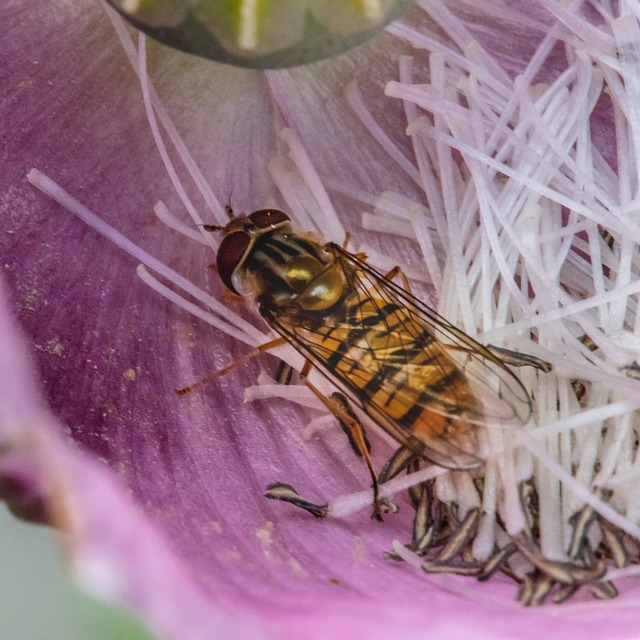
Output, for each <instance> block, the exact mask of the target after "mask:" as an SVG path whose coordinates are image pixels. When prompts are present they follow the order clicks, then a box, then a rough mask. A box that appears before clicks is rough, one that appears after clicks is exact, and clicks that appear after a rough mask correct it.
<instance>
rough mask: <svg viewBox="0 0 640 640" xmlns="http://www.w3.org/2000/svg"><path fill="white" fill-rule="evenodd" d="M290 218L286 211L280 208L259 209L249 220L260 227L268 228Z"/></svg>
mask: <svg viewBox="0 0 640 640" xmlns="http://www.w3.org/2000/svg"><path fill="white" fill-rule="evenodd" d="M290 219H291V218H289V216H288V215H287V214H286V213H285V212H284V211H280V210H279V209H259V210H258V211H254V212H253V213H252V214H251V215H250V216H249V220H251V222H253V224H255V225H256V227H258V229H267V228H268V227H273V226H275V225H276V224H280V223H281V222H288V221H289V220H290Z"/></svg>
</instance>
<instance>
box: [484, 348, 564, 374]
mask: <svg viewBox="0 0 640 640" xmlns="http://www.w3.org/2000/svg"><path fill="white" fill-rule="evenodd" d="M487 350H488V351H490V352H491V353H492V354H493V355H494V356H496V357H497V358H499V359H500V360H502V362H504V363H505V364H508V365H511V366H512V367H534V368H536V369H540V371H542V372H544V373H549V371H551V370H552V369H553V365H552V364H551V363H550V362H547V361H546V360H543V359H542V358H537V357H536V356H532V355H531V354H529V353H520V352H519V351H512V350H511V349H505V348H504V347H495V346H493V345H492V344H489V345H487Z"/></svg>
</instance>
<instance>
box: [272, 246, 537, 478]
mask: <svg viewBox="0 0 640 640" xmlns="http://www.w3.org/2000/svg"><path fill="white" fill-rule="evenodd" d="M325 248H326V250H327V251H330V252H331V253H333V255H334V256H335V259H336V260H337V261H338V262H339V263H340V265H341V267H342V270H343V272H344V274H345V276H346V278H347V287H348V295H347V298H346V300H345V302H344V304H342V305H341V306H340V307H339V309H338V310H337V311H335V312H334V313H332V314H330V315H328V316H327V315H324V316H321V317H320V316H314V315H313V314H304V313H303V314H297V315H296V314H288V313H281V312H280V310H275V309H273V310H270V309H261V313H262V315H263V316H264V317H265V319H266V320H267V322H268V323H269V324H270V325H271V326H272V327H273V328H274V329H275V330H276V331H277V332H278V333H280V334H281V335H282V336H283V337H285V338H286V339H287V340H288V341H289V342H290V343H291V344H292V345H293V346H295V347H296V348H297V349H298V350H299V351H301V352H302V353H303V354H304V355H306V356H307V357H308V358H309V360H311V361H312V362H313V363H314V364H315V365H316V366H317V367H318V369H319V370H320V371H321V372H322V373H323V374H324V375H325V376H326V377H327V378H329V379H330V380H331V381H332V382H333V383H334V384H336V385H337V386H338V387H339V388H341V389H342V390H343V391H345V392H346V393H347V395H348V396H349V397H350V398H351V399H352V400H353V401H355V402H356V403H357V404H358V405H359V406H360V407H361V409H362V410H363V411H364V412H365V413H367V414H368V415H370V416H371V418H373V420H374V421H375V422H376V423H378V424H379V425H380V426H381V427H382V428H384V429H385V430H386V431H387V432H388V433H389V434H390V435H391V436H392V437H393V438H394V439H395V440H397V441H398V442H399V443H401V444H403V445H405V446H408V447H410V448H411V449H412V450H414V451H415V452H416V453H418V454H419V455H423V456H424V457H426V458H428V459H430V460H432V461H434V462H436V463H437V464H440V465H442V466H445V467H449V468H457V469H459V468H468V467H474V466H478V465H479V464H481V459H480V457H479V455H478V448H479V447H478V438H477V433H476V429H475V428H474V427H475V426H477V425H496V424H499V425H503V426H504V425H519V424H522V423H524V422H526V421H527V420H528V419H529V415H530V413H531V405H530V400H529V396H528V394H527V392H526V390H525V389H524V387H523V385H522V383H521V382H520V381H519V380H518V378H517V377H516V376H515V375H514V374H513V373H512V372H511V371H510V370H509V369H508V368H507V367H506V366H505V365H504V364H503V363H502V362H501V361H500V360H499V359H498V358H497V357H496V356H494V355H493V354H492V353H491V352H490V351H488V350H487V349H486V348H485V347H483V346H482V345H481V344H479V343H478V342H476V341H475V340H473V339H472V338H470V337H469V336H467V335H466V334H465V333H464V332H462V331H460V330H459V329H457V328H456V327H454V326H453V325H452V324H451V323H449V322H447V321H446V320H445V319H444V318H442V317H441V316H439V315H438V314H437V313H436V312H434V311H433V310H432V309H430V308H429V307H428V306H427V305H425V304H423V303H422V302H420V301H419V300H418V299H417V298H415V297H414V296H413V295H412V294H411V293H409V292H408V291H405V290H404V289H403V288H402V287H399V286H398V285H396V284H394V283H393V282H391V281H389V280H387V279H386V278H385V277H384V276H383V275H382V274H380V273H379V272H377V271H376V270H375V269H373V268H371V267H370V266H369V265H368V264H366V263H365V262H364V261H362V260H360V259H359V258H358V257H357V256H354V255H352V254H350V253H348V252H347V251H344V250H343V249H342V248H341V247H339V246H337V245H334V244H328V245H326V246H325Z"/></svg>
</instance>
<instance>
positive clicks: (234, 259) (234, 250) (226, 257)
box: [216, 231, 251, 293]
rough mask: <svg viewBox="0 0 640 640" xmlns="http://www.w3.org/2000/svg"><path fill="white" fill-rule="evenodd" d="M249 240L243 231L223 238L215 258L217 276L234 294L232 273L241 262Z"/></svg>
mask: <svg viewBox="0 0 640 640" xmlns="http://www.w3.org/2000/svg"><path fill="white" fill-rule="evenodd" d="M250 243H251V238H250V237H249V235H248V234H247V233H245V232H244V231H236V232H235V233H230V234H229V235H228V236H225V237H224V238H223V239H222V242H221V243H220V248H219V249H218V255H217V257H216V265H217V267H218V275H219V276H220V280H222V282H223V283H224V285H225V286H226V287H227V289H230V290H231V291H233V292H234V293H238V292H237V291H236V289H235V287H234V286H233V283H232V282H231V276H233V272H234V271H235V270H236V269H237V268H238V265H239V264H240V263H241V262H242V258H243V257H244V254H245V253H246V252H247V249H248V248H249V244H250Z"/></svg>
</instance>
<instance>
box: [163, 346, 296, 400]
mask: <svg viewBox="0 0 640 640" xmlns="http://www.w3.org/2000/svg"><path fill="white" fill-rule="evenodd" d="M286 343H287V341H286V340H285V339H284V338H276V339H275V340H270V341H269V342H265V343H264V344H261V345H260V346H258V347H256V348H255V349H251V351H249V352H248V353H245V354H244V355H243V356H240V357H239V358H238V359H237V360H234V361H233V362H232V363H231V364H230V365H228V366H226V367H224V368H223V369H218V371H214V372H213V373H210V374H209V375H208V376H205V377H204V378H200V380H198V381H197V382H194V383H193V384H190V385H189V386H188V387H183V388H182V389H176V393H177V394H178V395H179V396H183V395H184V394H185V393H189V392H190V391H193V390H194V389H197V388H198V387H202V386H203V385H205V384H207V383H208V382H211V381H212V380H214V379H215V378H219V377H220V376H223V375H224V374H225V373H229V371H232V370H233V369H237V368H238V367H241V366H242V365H244V364H246V363H247V362H249V361H250V360H252V359H253V358H255V357H256V356H259V355H260V354H261V353H264V352H265V351H269V349H275V348H276V347H280V346H282V345H283V344H286Z"/></svg>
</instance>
